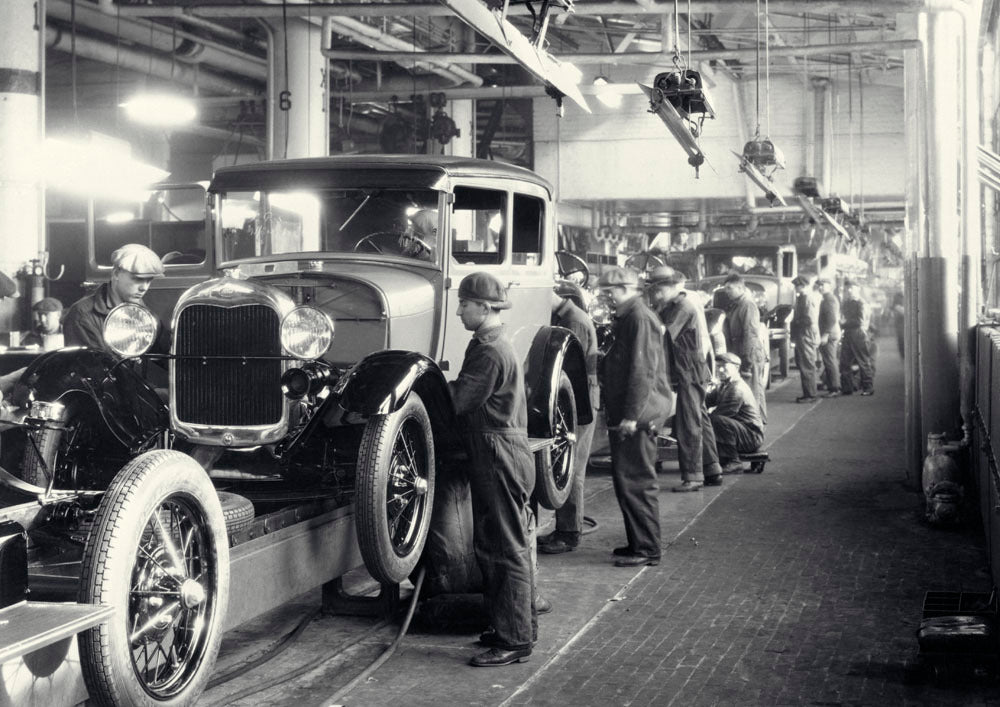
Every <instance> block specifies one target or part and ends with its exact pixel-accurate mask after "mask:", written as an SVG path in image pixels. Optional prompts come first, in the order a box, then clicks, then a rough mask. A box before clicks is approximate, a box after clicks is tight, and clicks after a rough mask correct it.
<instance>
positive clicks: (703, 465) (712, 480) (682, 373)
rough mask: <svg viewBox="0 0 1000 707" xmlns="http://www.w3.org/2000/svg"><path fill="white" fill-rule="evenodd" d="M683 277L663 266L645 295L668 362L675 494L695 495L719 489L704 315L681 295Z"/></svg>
mask: <svg viewBox="0 0 1000 707" xmlns="http://www.w3.org/2000/svg"><path fill="white" fill-rule="evenodd" d="M684 279H685V278H684V275H683V274H682V273H679V272H677V271H676V270H674V269H673V268H671V267H670V266H667V265H663V266H660V267H658V268H656V269H654V270H653V271H652V272H650V273H649V277H648V278H647V280H646V290H647V293H648V294H649V297H650V301H651V302H652V303H653V306H654V308H656V310H657V312H658V314H659V315H660V320H661V321H662V322H663V325H664V326H665V327H666V330H667V331H666V334H665V335H664V337H663V343H664V346H665V347H666V349H667V351H668V355H667V356H666V358H667V360H668V361H670V383H671V385H672V386H673V389H674V392H675V393H676V395H677V408H676V410H675V411H674V437H676V438H677V458H678V461H679V462H680V467H681V484H680V485H679V486H675V487H674V488H673V489H672V490H673V491H675V492H684V491H698V490H700V489H701V487H702V486H703V485H704V486H719V485H721V484H722V468H721V467H720V466H719V457H718V453H717V452H716V449H715V434H714V432H713V431H712V423H711V421H710V420H709V419H708V409H707V408H706V407H705V386H706V385H707V384H708V381H709V379H710V378H711V369H710V368H709V365H708V361H709V358H708V357H709V356H711V353H712V343H711V340H710V339H709V336H708V325H707V324H706V323H705V310H704V309H702V308H701V307H699V306H698V305H697V304H695V303H694V302H692V301H691V299H690V298H689V297H688V296H687V292H685V291H684V289H683V287H684Z"/></svg>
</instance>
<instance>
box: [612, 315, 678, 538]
mask: <svg viewBox="0 0 1000 707" xmlns="http://www.w3.org/2000/svg"><path fill="white" fill-rule="evenodd" d="M613 329H614V343H613V344H612V345H611V348H610V349H608V353H607V354H606V355H605V356H604V359H603V360H602V361H601V375H602V379H603V382H604V410H605V415H606V416H607V422H608V426H609V427H612V426H615V425H617V424H619V423H620V422H621V421H622V420H635V421H636V422H638V423H639V424H643V423H650V422H652V423H655V424H656V425H658V426H659V425H662V424H663V421H664V420H665V419H666V418H667V416H668V415H669V414H670V409H671V407H672V406H673V393H672V392H671V391H670V383H669V378H668V373H667V370H666V365H665V362H664V353H663V351H664V349H663V339H662V334H661V333H660V320H659V319H657V317H656V315H655V314H653V312H652V310H650V309H649V307H647V306H646V304H645V302H643V300H642V297H638V296H636V297H633V298H632V299H630V300H629V301H628V302H625V303H623V304H621V305H619V306H618V311H617V313H616V314H615V318H614V323H613ZM609 442H610V443H611V477H612V481H613V482H614V487H615V496H617V498H618V505H619V507H620V508H621V511H622V517H623V518H624V522H625V535H626V537H627V538H628V546H629V548H630V549H631V550H632V552H633V553H634V554H636V555H644V556H646V557H659V556H660V505H659V497H658V492H659V486H658V485H657V480H656V440H655V439H653V438H652V437H651V436H650V435H648V434H646V433H645V432H636V433H635V434H632V435H630V436H628V437H624V436H622V435H619V434H615V433H612V434H611V435H609Z"/></svg>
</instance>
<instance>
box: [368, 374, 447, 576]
mask: <svg viewBox="0 0 1000 707" xmlns="http://www.w3.org/2000/svg"><path fill="white" fill-rule="evenodd" d="M356 486H357V494H356V502H355V506H356V512H357V531H358V544H359V545H360V547H361V556H362V557H363V558H364V560H365V566H366V567H367V568H368V572H369V573H370V574H371V575H372V577H374V578H375V579H377V580H379V581H380V582H383V583H386V584H398V583H399V582H401V581H403V580H404V579H405V578H406V577H407V576H409V574H410V573H411V572H412V571H413V569H414V567H415V566H416V564H417V560H418V559H419V558H420V553H421V552H422V551H423V548H424V542H425V541H426V540H427V529H428V527H429V525H430V518H431V508H432V505H433V502H434V439H433V435H432V432H431V423H430V418H429V417H428V415H427V410H426V408H425V407H424V404H423V401H422V400H421V399H420V396H419V395H417V394H416V393H410V395H409V396H408V398H407V400H406V402H405V403H404V404H403V406H402V407H401V408H400V409H399V410H398V411H397V412H394V413H391V414H389V415H379V416H376V417H373V418H372V419H370V420H369V421H368V424H367V426H366V427H365V432H364V435H363V437H362V440H361V452H360V455H359V457H358V468H357V478H356Z"/></svg>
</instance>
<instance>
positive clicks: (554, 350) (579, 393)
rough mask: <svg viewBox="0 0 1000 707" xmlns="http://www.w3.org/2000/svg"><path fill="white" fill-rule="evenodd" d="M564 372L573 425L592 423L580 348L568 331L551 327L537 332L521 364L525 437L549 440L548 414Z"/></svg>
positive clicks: (550, 423) (550, 422) (588, 391)
mask: <svg viewBox="0 0 1000 707" xmlns="http://www.w3.org/2000/svg"><path fill="white" fill-rule="evenodd" d="M564 371H565V373H566V376H567V377H568V378H569V381H570V384H571V385H572V386H573V395H574V397H575V398H576V414H577V422H578V423H579V424H581V425H586V424H588V423H590V422H593V420H594V412H593V410H592V409H591V407H590V390H589V387H588V384H587V366H586V360H585V357H584V353H583V347H582V346H581V345H580V342H579V341H578V340H577V338H576V337H575V336H574V335H573V332H571V331H570V330H569V329H564V328H562V327H555V326H549V327H542V328H540V329H539V330H538V332H537V333H536V334H535V338H534V340H533V341H532V342H531V348H530V349H529V350H528V359H527V361H526V362H525V364H524V382H525V388H526V389H527V390H526V392H527V396H528V434H529V435H531V436H532V437H551V436H552V420H551V417H550V411H551V410H552V409H553V408H554V406H555V395H556V392H557V391H558V390H559V377H560V374H561V373H562V372H564Z"/></svg>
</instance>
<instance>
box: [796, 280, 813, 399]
mask: <svg viewBox="0 0 1000 707" xmlns="http://www.w3.org/2000/svg"><path fill="white" fill-rule="evenodd" d="M792 285H793V286H794V287H795V311H794V313H793V314H792V325H791V335H792V343H793V344H795V365H796V366H798V369H799V380H800V381H801V383H802V395H801V396H799V397H797V398H795V402H797V403H812V402H815V401H816V400H817V397H816V345H817V344H818V343H819V302H817V301H816V298H815V297H814V296H813V292H812V289H811V288H810V287H809V278H807V277H805V276H803V275H799V276H798V277H796V278H795V279H794V280H792Z"/></svg>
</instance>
